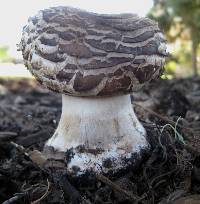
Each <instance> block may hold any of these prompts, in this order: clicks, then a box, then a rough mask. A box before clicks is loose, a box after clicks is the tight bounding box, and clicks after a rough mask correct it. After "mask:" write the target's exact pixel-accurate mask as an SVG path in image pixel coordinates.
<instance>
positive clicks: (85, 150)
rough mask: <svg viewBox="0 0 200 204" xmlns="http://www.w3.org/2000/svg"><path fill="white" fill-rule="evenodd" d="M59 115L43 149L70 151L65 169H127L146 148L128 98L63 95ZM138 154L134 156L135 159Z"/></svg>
mask: <svg viewBox="0 0 200 204" xmlns="http://www.w3.org/2000/svg"><path fill="white" fill-rule="evenodd" d="M62 103H63V105H62V115H61V119H60V122H59V125H58V128H57V130H56V131H55V133H54V135H53V137H52V138H50V139H49V140H48V141H47V143H46V146H47V147H48V146H51V147H53V148H54V149H55V150H57V151H58V152H66V151H69V150H70V149H71V151H73V156H72V157H71V160H70V162H69V163H68V167H67V168H68V170H69V171H70V172H73V171H74V169H76V170H77V169H78V172H77V173H78V174H82V173H84V172H86V171H88V170H93V171H94V172H105V173H106V172H108V171H110V170H112V171H113V172H117V171H118V170H121V169H124V168H126V167H127V166H128V165H130V164H132V163H133V160H134V157H137V156H138V155H140V154H141V152H142V150H146V149H148V148H149V144H148V142H147V140H146V131H145V129H144V127H143V126H142V125H141V123H140V122H139V121H138V119H137V117H136V115H135V113H134V111H133V107H132V104H131V99H130V95H123V96H112V97H101V98H100V97H99V98H94V97H73V96H67V95H63V96H62ZM136 155H137V156H136Z"/></svg>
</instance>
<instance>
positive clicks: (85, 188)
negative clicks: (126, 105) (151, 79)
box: [0, 78, 200, 204]
mask: <svg viewBox="0 0 200 204" xmlns="http://www.w3.org/2000/svg"><path fill="white" fill-rule="evenodd" d="M133 98H134V104H135V109H136V112H137V113H138V116H139V118H140V120H141V121H142V122H143V124H144V126H145V128H146V130H147V132H148V138H149V141H150V143H151V145H152V149H151V152H150V153H149V154H148V155H146V157H145V158H144V160H143V162H142V163H141V164H140V165H139V166H138V167H137V168H136V169H131V170H130V171H129V172H126V173H124V174H123V175H120V176H119V175H118V176H115V177H109V176H105V175H98V176H97V177H95V176H94V175H88V176H89V177H91V178H90V180H89V182H88V181H87V182H84V179H82V180H80V181H77V180H76V181H74V180H73V179H72V178H71V177H70V176H68V175H67V173H66V172H65V170H63V169H60V170H52V169H51V168H49V167H48V166H46V167H41V166H40V165H39V161H38V162H36V163H34V162H33V161H32V160H31V159H30V155H28V154H27V153H29V152H30V151H31V150H36V149H37V150H39V151H41V150H42V147H43V144H44V141H45V140H46V139H47V138H49V137H50V136H51V135H52V134H53V132H54V130H55V128H56V126H57V123H58V119H59V117H60V113H61V97H60V95H58V94H55V93H52V92H49V91H46V90H45V89H43V88H41V87H39V86H38V85H36V84H35V82H34V81H31V80H15V81H14V80H5V79H4V80H3V79H1V80H0V203H4V204H11V203H19V204H23V203H32V204H36V203H58V204H59V203H73V204H75V203H88V204H89V203H95V204H111V203H121V204H122V203H124V204H129V203H147V204H151V203H160V204H165V203H177V204H178V203H184V202H185V201H186V200H189V202H188V203H195V202H193V201H194V199H196V200H197V202H196V203H200V198H199V197H198V196H196V194H199V193H200V150H199V149H200V148H199V147H200V79H199V78H196V79H195V78H190V79H184V80H183V79H177V80H172V81H165V80H163V81H159V82H156V83H153V84H151V85H150V86H149V87H148V88H147V87H146V88H145V89H144V90H143V91H142V92H140V93H135V94H133ZM179 116H181V117H182V118H181V119H179V121H178V123H177V120H178V118H179ZM166 124H168V125H167V126H166V127H165V128H164V130H163V131H162V127H163V126H164V125H166ZM170 125H171V127H170ZM176 125H177V129H176V130H175V126H176ZM175 133H177V134H175ZM178 133H179V134H178ZM17 144H18V145H17ZM36 160H37V159H36ZM38 160H39V159H38ZM192 195H193V196H192ZM188 196H190V197H188Z"/></svg>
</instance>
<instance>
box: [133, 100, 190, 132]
mask: <svg viewBox="0 0 200 204" xmlns="http://www.w3.org/2000/svg"><path fill="white" fill-rule="evenodd" d="M134 105H136V106H138V107H140V108H142V109H143V110H145V111H147V112H149V113H150V114H152V115H154V116H156V117H158V118H160V119H161V120H163V121H166V122H168V123H170V124H171V125H174V126H175V125H176V122H174V121H173V120H170V119H169V118H167V117H166V116H162V115H161V114H159V113H156V112H155V111H153V110H151V109H148V108H144V107H143V106H141V105H140V104H138V103H136V102H134ZM177 126H178V127H180V128H183V129H184V130H186V131H188V132H192V133H193V131H194V130H193V129H192V128H187V127H184V126H182V125H180V124H178V125H177Z"/></svg>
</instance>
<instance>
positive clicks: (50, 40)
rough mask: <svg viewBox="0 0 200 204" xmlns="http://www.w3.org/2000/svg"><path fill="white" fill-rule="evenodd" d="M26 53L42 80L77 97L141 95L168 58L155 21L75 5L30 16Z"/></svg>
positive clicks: (24, 43) (22, 45)
mask: <svg viewBox="0 0 200 204" xmlns="http://www.w3.org/2000/svg"><path fill="white" fill-rule="evenodd" d="M20 49H21V50H22V53H23V57H24V61H25V64H26V66H27V67H28V69H29V70H30V71H31V73H32V74H33V75H34V76H35V77H36V79H38V81H40V82H42V83H43V85H45V86H46V87H48V88H49V89H51V90H55V91H57V92H60V93H64V94H68V95H74V96H104V95H115V94H120V93H124V94H126V93H130V92H132V91H136V90H138V89H140V88H141V87H142V86H143V85H144V84H145V83H146V82H148V81H150V80H151V79H153V78H157V77H159V76H160V74H161V72H162V69H163V66H164V62H165V57H166V56H167V53H166V41H165V38H164V36H163V34H162V32H161V31H160V29H159V28H158V25H157V23H155V22H154V21H152V20H150V19H148V18H141V17H138V16H136V15H132V14H120V15H99V14H95V13H90V12H86V11H82V10H79V9H74V8H69V7H54V8H50V9H46V10H43V11H40V12H39V13H38V14H37V15H36V16H34V17H32V18H30V19H29V22H28V25H27V26H25V27H24V30H23V36H22V40H21V43H20Z"/></svg>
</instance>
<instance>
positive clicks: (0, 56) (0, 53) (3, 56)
mask: <svg viewBox="0 0 200 204" xmlns="http://www.w3.org/2000/svg"><path fill="white" fill-rule="evenodd" d="M11 59H12V58H11V56H10V55H9V54H8V47H6V46H4V47H0V63H2V62H9V61H11Z"/></svg>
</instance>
